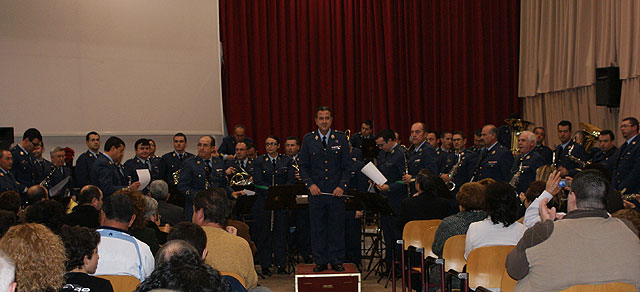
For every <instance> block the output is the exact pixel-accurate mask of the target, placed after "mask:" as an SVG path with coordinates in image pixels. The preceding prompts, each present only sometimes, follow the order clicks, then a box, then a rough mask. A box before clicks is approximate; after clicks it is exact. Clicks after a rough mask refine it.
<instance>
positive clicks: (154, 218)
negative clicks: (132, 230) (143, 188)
mask: <svg viewBox="0 0 640 292" xmlns="http://www.w3.org/2000/svg"><path fill="white" fill-rule="evenodd" d="M144 202H145V208H144V218H145V219H146V220H147V221H151V222H155V223H156V224H158V225H159V224H160V213H159V212H158V201H156V199H154V198H152V197H149V196H144Z"/></svg>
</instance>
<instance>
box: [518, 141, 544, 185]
mask: <svg viewBox="0 0 640 292" xmlns="http://www.w3.org/2000/svg"><path fill="white" fill-rule="evenodd" d="M535 147H536V135H535V134H534V133H533V132H530V131H524V132H522V133H520V137H518V151H519V152H520V154H519V155H518V157H517V158H516V160H515V161H514V162H513V167H511V184H512V186H513V187H514V188H515V189H516V192H517V193H518V194H519V193H521V192H522V193H524V192H525V191H526V190H527V188H529V185H530V184H531V183H532V182H533V181H534V180H536V170H537V169H538V167H540V166H543V165H545V164H546V163H545V159H544V157H542V155H540V153H539V152H537V151H534V149H535Z"/></svg>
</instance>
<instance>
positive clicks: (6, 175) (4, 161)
mask: <svg viewBox="0 0 640 292" xmlns="http://www.w3.org/2000/svg"><path fill="white" fill-rule="evenodd" d="M12 156H13V155H12V154H11V151H9V149H3V148H0V193H3V192H6V191H14V192H24V187H23V186H20V184H19V183H18V182H16V178H15V177H14V176H13V173H11V167H12V166H13V157H12Z"/></svg>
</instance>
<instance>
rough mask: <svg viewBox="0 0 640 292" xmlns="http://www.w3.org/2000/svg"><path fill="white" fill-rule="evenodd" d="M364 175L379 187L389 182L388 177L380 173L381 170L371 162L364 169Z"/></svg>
mask: <svg viewBox="0 0 640 292" xmlns="http://www.w3.org/2000/svg"><path fill="white" fill-rule="evenodd" d="M361 171H362V173H364V175H366V176H367V177H369V178H370V179H371V180H372V181H373V182H374V183H376V184H378V185H383V184H384V183H386V182H387V181H388V179H387V178H386V177H384V175H383V174H382V172H380V170H379V169H378V168H377V167H376V166H375V165H373V163H371V162H369V163H367V165H365V166H364V167H363V168H362V170H361Z"/></svg>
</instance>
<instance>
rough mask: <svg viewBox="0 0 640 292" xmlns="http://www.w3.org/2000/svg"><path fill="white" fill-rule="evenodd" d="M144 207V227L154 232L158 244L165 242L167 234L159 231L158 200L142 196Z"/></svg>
mask: <svg viewBox="0 0 640 292" xmlns="http://www.w3.org/2000/svg"><path fill="white" fill-rule="evenodd" d="M144 201H145V203H146V207H145V209H144V219H145V220H146V221H145V222H146V227H147V228H149V229H151V230H153V232H155V234H156V239H157V240H158V243H159V244H160V245H163V244H164V243H165V242H167V234H166V233H164V232H162V231H160V214H158V201H156V199H154V198H152V197H149V196H144Z"/></svg>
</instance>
